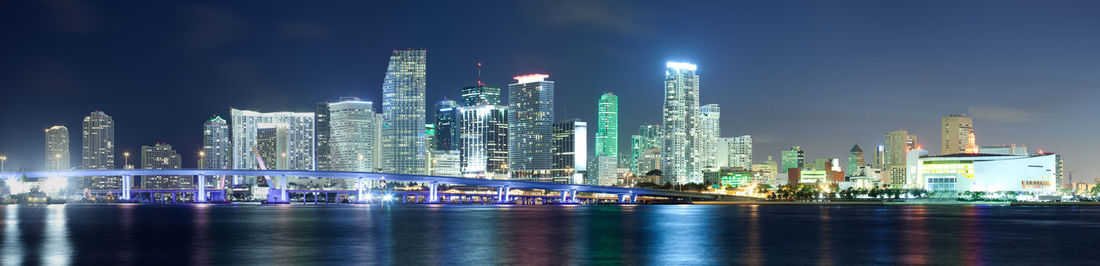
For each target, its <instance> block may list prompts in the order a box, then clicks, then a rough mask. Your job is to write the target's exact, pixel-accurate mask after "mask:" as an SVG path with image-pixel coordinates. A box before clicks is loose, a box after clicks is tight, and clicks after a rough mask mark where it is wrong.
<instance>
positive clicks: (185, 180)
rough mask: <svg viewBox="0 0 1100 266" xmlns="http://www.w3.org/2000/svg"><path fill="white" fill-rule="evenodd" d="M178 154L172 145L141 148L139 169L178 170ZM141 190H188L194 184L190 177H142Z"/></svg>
mask: <svg viewBox="0 0 1100 266" xmlns="http://www.w3.org/2000/svg"><path fill="white" fill-rule="evenodd" d="M181 165H182V160H181V159H180V154H179V153H177V152H176V150H174V149H172V145H168V144H164V143H157V144H156V145H154V146H141V169H180V168H181ZM140 183H141V187H142V188H147V189H148V188H158V189H167V188H190V187H192V186H193V184H194V182H193V180H192V177H191V176H142V177H141V180H140Z"/></svg>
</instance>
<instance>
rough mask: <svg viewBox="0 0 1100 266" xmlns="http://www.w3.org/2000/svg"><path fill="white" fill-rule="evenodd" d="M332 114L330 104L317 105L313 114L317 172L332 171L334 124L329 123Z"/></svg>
mask: <svg viewBox="0 0 1100 266" xmlns="http://www.w3.org/2000/svg"><path fill="white" fill-rule="evenodd" d="M330 116H331V114H330V112H329V108H328V102H319V103H317V111H316V112H314V113H313V124H314V126H313V127H314V128H313V143H314V152H315V155H314V157H315V158H314V164H315V165H314V169H317V171H332V170H333V168H332V145H329V142H330V139H331V138H332V135H331V134H332V124H331V123H329V122H330V121H331V120H330Z"/></svg>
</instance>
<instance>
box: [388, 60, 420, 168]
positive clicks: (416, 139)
mask: <svg viewBox="0 0 1100 266" xmlns="http://www.w3.org/2000/svg"><path fill="white" fill-rule="evenodd" d="M426 67H427V50H422V49H407V50H394V51H393V55H392V56H390V63H389V66H388V67H387V68H386V78H385V81H384V82H383V83H382V117H383V120H384V123H385V124H384V125H383V126H382V152H381V153H382V154H381V157H382V169H383V172H386V173H396V174H426V173H427V172H426V170H427V169H424V168H425V167H424V166H425V164H424V162H425V159H426V158H425V157H426V156H427V152H428V150H427V147H428V145H427V140H426V139H425V136H424V121H425V116H426V114H425V110H424V109H425V103H426V102H425V99H424V93H425V86H426V85H425V80H426V78H425V76H426V73H425V69H426Z"/></svg>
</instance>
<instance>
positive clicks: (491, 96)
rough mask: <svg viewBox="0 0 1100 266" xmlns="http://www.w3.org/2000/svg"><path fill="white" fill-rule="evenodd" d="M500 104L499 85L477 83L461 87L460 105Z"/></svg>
mask: <svg viewBox="0 0 1100 266" xmlns="http://www.w3.org/2000/svg"><path fill="white" fill-rule="evenodd" d="M482 104H486V105H500V87H497V86H492V85H485V84H479V85H477V86H472V87H465V88H462V106H478V105H482Z"/></svg>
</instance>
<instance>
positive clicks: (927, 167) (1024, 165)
mask: <svg viewBox="0 0 1100 266" xmlns="http://www.w3.org/2000/svg"><path fill="white" fill-rule="evenodd" d="M917 171H918V172H919V173H920V178H919V181H920V182H921V184H920V186H921V187H923V188H924V189H926V190H928V191H933V192H960V193H961V192H965V191H970V192H1007V191H1014V192H1020V193H1036V194H1051V193H1054V192H1055V190H1056V189H1057V181H1058V180H1059V177H1058V175H1059V174H1060V173H1059V171H1058V155H1056V154H1053V153H1045V154H1037V155H997V154H965V153H962V154H951V155H941V156H925V157H921V158H920V159H919V165H918V170H917Z"/></svg>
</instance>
